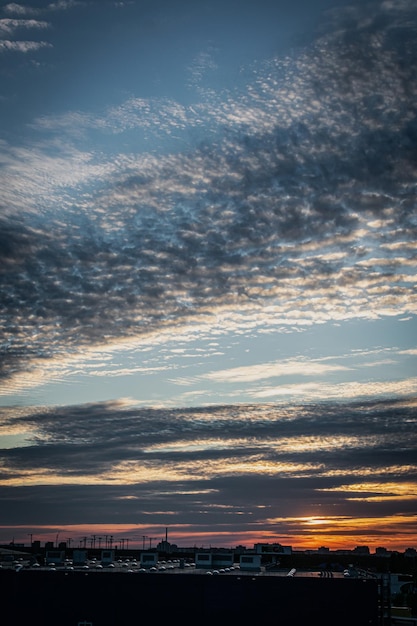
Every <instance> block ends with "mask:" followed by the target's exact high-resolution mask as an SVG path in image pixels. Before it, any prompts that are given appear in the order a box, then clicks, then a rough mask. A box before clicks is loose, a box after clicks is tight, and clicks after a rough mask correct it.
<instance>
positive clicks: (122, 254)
mask: <svg viewBox="0 0 417 626" xmlns="http://www.w3.org/2000/svg"><path fill="white" fill-rule="evenodd" d="M58 5H59V6H61V5H62V7H61V8H69V6H70V3H58V4H57V5H56V6H57V7H58ZM64 5H65V7H64ZM54 6H55V5H50V7H49V8H53V7H54ZM8 7H9V9H8V10H10V11H11V8H10V7H15V5H8ZM15 11H16V13H19V12H18V11H17V9H15ZM20 13H21V14H22V15H23V10H22V11H20ZM415 18H416V11H415V8H414V6H413V3H412V2H401V3H395V4H394V3H389V2H382V3H378V2H377V3H370V4H366V5H365V6H360V7H354V8H348V9H345V10H338V11H334V12H333V13H331V14H330V15H329V18H328V21H327V23H326V25H325V26H323V28H322V31H321V32H319V33H317V36H316V38H315V40H314V41H312V42H311V43H309V44H308V45H307V46H306V47H304V48H301V47H300V48H299V49H297V50H295V51H294V53H293V54H292V56H288V57H277V58H272V59H270V60H269V61H268V62H264V63H260V64H259V65H257V66H255V67H252V68H251V69H250V70H249V69H248V70H247V72H246V75H245V77H244V85H243V86H240V87H239V88H236V89H235V90H229V91H223V92H221V93H220V92H219V93H216V92H215V91H211V92H210V99H209V100H207V99H204V100H201V101H200V102H197V103H196V104H195V105H193V106H186V105H180V104H179V103H176V102H174V101H171V100H161V99H155V100H150V101H146V102H145V101H143V100H139V99H135V98H130V99H129V100H127V101H126V102H125V103H124V104H123V105H120V106H119V107H117V106H116V107H112V108H111V109H108V110H105V111H103V112H102V114H101V115H99V116H95V117H93V116H92V115H91V114H88V113H83V112H74V113H68V114H67V115H66V116H61V117H59V118H57V117H42V118H38V119H37V120H36V121H35V122H34V124H33V129H34V130H36V129H37V130H39V132H40V131H42V132H45V131H47V132H48V137H49V140H48V141H46V140H45V139H43V140H42V141H41V140H39V141H36V139H33V140H32V143H31V144H30V145H19V146H18V145H14V146H12V145H10V144H9V143H8V142H6V141H3V142H2V157H1V159H2V165H3V168H2V173H1V181H2V183H1V184H2V188H3V189H4V190H5V192H4V193H3V211H2V217H1V229H0V232H1V235H0V236H1V246H0V251H1V252H0V253H1V255H2V259H1V269H0V272H1V281H2V294H3V297H2V302H1V317H0V320H1V325H2V328H3V342H2V358H1V364H2V365H1V375H2V377H3V381H4V383H5V384H7V381H8V380H13V378H15V377H16V376H17V374H18V373H19V371H20V370H22V369H28V370H30V369H31V367H32V366H33V365H37V364H39V362H42V361H45V359H54V358H58V357H59V356H62V355H64V356H65V355H70V354H72V353H76V352H77V351H79V350H80V349H83V348H84V347H86V346H94V345H100V344H105V343H111V342H114V341H117V340H119V339H120V338H127V337H140V336H141V335H142V334H145V333H147V334H149V333H150V332H157V331H158V330H159V329H162V328H167V327H180V326H182V325H184V324H186V323H187V322H189V321H190V320H193V319H196V318H198V319H202V320H207V321H208V322H210V320H211V319H212V318H213V315H214V314H216V315H225V316H226V317H227V318H228V319H229V320H230V323H233V318H235V319H238V320H239V323H240V322H242V320H243V321H244V320H252V321H253V323H258V322H259V323H260V321H262V323H270V324H277V323H279V324H288V323H291V324H312V323H315V322H323V321H327V320H341V319H346V318H351V317H381V316H385V315H394V314H396V313H398V311H401V312H402V313H404V314H414V313H415V312H416V298H415V289H414V286H415V275H416V266H415V249H416V244H415V241H416V210H415V203H414V198H415V191H416V189H415V180H416V177H415V174H416V153H415V139H416V136H417V125H416V102H417V82H416V71H417V70H416V68H417V59H416V50H417V46H416V44H417V30H416V19H415ZM19 21H20V20H12V22H16V23H17V22H19ZM3 22H4V23H3V28H9V29H10V28H12V26H13V24H12V22H11V21H10V20H9V21H3ZM28 22H29V23H31V22H32V20H28ZM39 24H42V23H41V22H40V23H38V26H39ZM27 25H28V24H27ZM15 44H16V45H17V44H18V42H15V43H14V44H13V45H15ZM205 66H207V63H205ZM203 69H204V68H203ZM202 71H203V70H202ZM97 133H98V135H97ZM128 133H129V134H130V136H131V133H134V136H135V137H137V141H138V145H140V146H141V148H140V149H138V150H136V151H133V150H132V151H129V152H122V150H121V148H120V150H117V146H118V145H120V146H121V145H122V143H123V141H124V139H125V138H126V136H127V134H128ZM135 133H136V135H135ZM97 136H99V138H98V139H96V143H95V142H94V139H93V138H94V137H97ZM58 137H59V139H58ZM109 137H111V139H112V143H111V148H110V143H108V142H107V140H108V138H109ZM147 137H148V138H149V137H150V138H151V140H152V145H153V146H155V145H156V146H158V145H159V147H160V150H159V152H157V153H155V151H154V152H153V153H152V154H151V153H150V151H149V150H147ZM130 140H131V139H130ZM158 141H159V144H158ZM117 142H120V143H117ZM95 145H96V146H97V148H96V149H95V148H94V146H95ZM86 146H88V149H87V148H86ZM115 146H116V147H115ZM103 294H106V297H105V298H103Z"/></svg>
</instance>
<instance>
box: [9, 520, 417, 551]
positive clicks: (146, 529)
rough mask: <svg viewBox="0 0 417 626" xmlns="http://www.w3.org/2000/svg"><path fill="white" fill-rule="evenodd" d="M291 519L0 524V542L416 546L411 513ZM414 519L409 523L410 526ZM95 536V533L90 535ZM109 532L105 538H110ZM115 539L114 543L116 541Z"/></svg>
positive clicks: (335, 547) (313, 547) (302, 547)
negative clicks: (217, 523)
mask: <svg viewBox="0 0 417 626" xmlns="http://www.w3.org/2000/svg"><path fill="white" fill-rule="evenodd" d="M280 521H282V522H285V523H287V524H290V525H291V532H289V531H286V532H282V533H281V534H278V533H277V532H276V531H272V527H273V526H274V524H273V523H271V522H278V520H269V522H270V523H269V524H266V529H265V530H262V531H261V530H259V531H256V530H247V531H237V532H231V531H229V530H227V531H224V530H223V531H222V530H218V531H212V532H207V531H199V530H195V527H193V526H191V525H187V524H183V525H175V526H172V527H169V526H161V525H158V526H156V525H152V524H136V525H133V524H113V525H111V524H110V525H106V524H69V525H64V526H59V527H58V526H56V527H55V526H46V525H44V526H39V525H38V526H36V525H34V526H27V525H19V526H0V537H1V538H2V539H1V540H0V543H3V545H4V544H12V543H13V542H14V543H15V544H17V543H19V544H24V545H30V540H32V541H36V540H38V541H40V542H41V544H42V543H45V542H47V541H51V542H53V543H54V545H57V543H60V542H66V543H67V545H68V544H70V545H69V546H68V547H72V548H76V547H79V546H81V545H83V546H84V545H86V547H87V548H90V547H93V546H92V543H93V540H94V543H95V547H96V548H97V547H99V544H100V547H102V548H105V547H106V544H107V543H110V540H111V543H112V547H114V548H119V547H122V546H123V547H124V548H126V549H127V548H130V549H142V548H143V547H145V549H148V548H156V546H157V544H158V543H159V542H160V541H163V540H165V533H166V532H168V541H169V542H170V543H172V544H176V545H178V547H179V548H181V547H184V548H187V547H188V548H189V547H195V548H197V549H200V548H209V547H227V548H234V547H236V546H238V545H243V546H245V547H247V548H252V547H253V546H254V545H255V544H257V543H279V544H281V545H284V546H291V547H292V549H293V550H318V549H319V548H321V547H326V548H329V549H330V550H353V549H354V548H356V547H357V546H368V548H369V550H370V552H371V553H373V552H375V550H376V548H379V547H384V548H386V549H387V550H389V551H398V552H404V551H405V550H406V549H407V548H417V531H416V530H415V528H416V526H415V519H414V518H411V517H401V516H392V517H390V518H383V519H369V518H361V519H357V518H355V519H352V518H348V517H346V518H325V517H313V516H311V517H299V518H291V519H287V518H286V519H283V520H280ZM413 523H414V526H413ZM94 537H95V539H93V538H94ZM110 538H111V539H110ZM125 542H127V543H125ZM119 544H120V545H119Z"/></svg>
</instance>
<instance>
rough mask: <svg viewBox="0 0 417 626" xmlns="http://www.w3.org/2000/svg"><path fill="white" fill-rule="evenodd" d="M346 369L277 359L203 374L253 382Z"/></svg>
mask: <svg viewBox="0 0 417 626" xmlns="http://www.w3.org/2000/svg"><path fill="white" fill-rule="evenodd" d="M340 370H342V371H347V370H348V368H347V367H344V366H342V365H325V364H324V363H321V362H319V361H309V362H306V361H304V360H302V359H300V360H296V361H294V360H286V359H283V360H281V361H277V362H275V363H262V364H261V365H248V366H241V367H234V368H231V369H228V370H219V371H215V372H209V373H207V374H205V376H204V377H205V378H208V379H210V380H222V381H225V382H255V381H258V380H263V379H265V378H275V377H277V376H293V375H295V374H296V375H301V376H322V375H323V374H329V373H331V372H337V371H340Z"/></svg>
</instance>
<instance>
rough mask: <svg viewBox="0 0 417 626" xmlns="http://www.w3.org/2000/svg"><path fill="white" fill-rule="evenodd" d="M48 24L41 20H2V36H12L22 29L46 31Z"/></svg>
mask: <svg viewBox="0 0 417 626" xmlns="http://www.w3.org/2000/svg"><path fill="white" fill-rule="evenodd" d="M48 27H49V24H48V22H44V21H40V20H16V19H7V18H6V19H0V35H1V36H3V35H11V34H13V33H14V32H15V31H16V30H19V29H21V28H34V29H44V28H48Z"/></svg>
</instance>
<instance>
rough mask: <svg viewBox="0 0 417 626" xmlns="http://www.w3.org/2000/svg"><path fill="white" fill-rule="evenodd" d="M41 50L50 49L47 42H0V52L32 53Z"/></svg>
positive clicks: (50, 46)
mask: <svg viewBox="0 0 417 626" xmlns="http://www.w3.org/2000/svg"><path fill="white" fill-rule="evenodd" d="M41 48H52V44H50V43H48V42H47V41H10V40H8V39H1V40H0V52H25V53H26V52H33V51H34V50H40V49H41Z"/></svg>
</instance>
